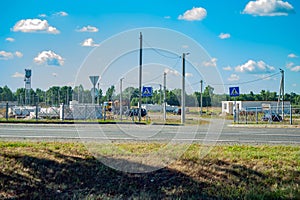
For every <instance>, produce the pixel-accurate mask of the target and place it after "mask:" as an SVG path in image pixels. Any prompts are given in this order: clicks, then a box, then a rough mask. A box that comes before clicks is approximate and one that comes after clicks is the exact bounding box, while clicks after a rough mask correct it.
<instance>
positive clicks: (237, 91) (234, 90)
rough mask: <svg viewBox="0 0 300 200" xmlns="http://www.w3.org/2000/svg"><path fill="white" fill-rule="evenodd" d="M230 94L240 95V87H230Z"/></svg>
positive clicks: (232, 95)
mask: <svg viewBox="0 0 300 200" xmlns="http://www.w3.org/2000/svg"><path fill="white" fill-rule="evenodd" d="M229 95H230V96H231V97H237V96H240V88H239V87H230V88H229Z"/></svg>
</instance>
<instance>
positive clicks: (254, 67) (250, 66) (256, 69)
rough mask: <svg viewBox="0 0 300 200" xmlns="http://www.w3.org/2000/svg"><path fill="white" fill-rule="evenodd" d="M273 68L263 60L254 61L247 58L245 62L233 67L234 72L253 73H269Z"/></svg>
mask: <svg viewBox="0 0 300 200" xmlns="http://www.w3.org/2000/svg"><path fill="white" fill-rule="evenodd" d="M274 70H275V68H274V67H273V66H270V65H267V64H266V63H265V62H264V61H258V62H256V61H254V60H248V62H246V63H245V64H243V65H239V66H237V67H235V71H236V72H242V73H243V72H244V73H253V74H259V73H270V72H272V71H274Z"/></svg>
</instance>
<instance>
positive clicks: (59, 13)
mask: <svg viewBox="0 0 300 200" xmlns="http://www.w3.org/2000/svg"><path fill="white" fill-rule="evenodd" d="M54 15H55V16H60V17H66V16H68V15H69V14H68V13H66V12H64V11H60V12H57V13H54Z"/></svg>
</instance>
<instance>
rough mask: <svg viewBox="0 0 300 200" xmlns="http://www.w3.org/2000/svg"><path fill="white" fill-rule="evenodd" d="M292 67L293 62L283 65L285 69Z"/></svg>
mask: <svg viewBox="0 0 300 200" xmlns="http://www.w3.org/2000/svg"><path fill="white" fill-rule="evenodd" d="M293 66H294V63H293V62H289V63H287V64H286V65H285V67H286V68H288V69H290V68H291V67H293Z"/></svg>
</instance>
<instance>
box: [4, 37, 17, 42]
mask: <svg viewBox="0 0 300 200" xmlns="http://www.w3.org/2000/svg"><path fill="white" fill-rule="evenodd" d="M5 40H6V41H8V42H14V41H15V39H14V38H10V37H8V38H6V39H5Z"/></svg>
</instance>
